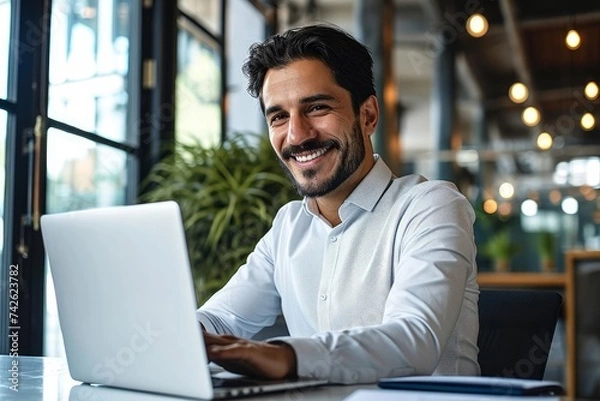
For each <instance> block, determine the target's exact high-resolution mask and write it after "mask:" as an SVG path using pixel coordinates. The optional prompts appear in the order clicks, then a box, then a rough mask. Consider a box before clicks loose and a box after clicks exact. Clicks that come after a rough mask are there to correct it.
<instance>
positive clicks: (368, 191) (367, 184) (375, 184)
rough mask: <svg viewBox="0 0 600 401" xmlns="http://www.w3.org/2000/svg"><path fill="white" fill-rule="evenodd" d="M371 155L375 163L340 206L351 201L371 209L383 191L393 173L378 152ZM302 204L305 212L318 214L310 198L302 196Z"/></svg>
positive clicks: (365, 208)
mask: <svg viewBox="0 0 600 401" xmlns="http://www.w3.org/2000/svg"><path fill="white" fill-rule="evenodd" d="M373 156H374V157H375V164H374V165H373V167H372V168H371V171H369V172H368V173H367V175H366V176H365V177H364V178H363V179H362V181H361V182H360V183H359V184H358V185H357V187H356V188H354V191H352V192H351V193H350V195H349V196H348V198H346V200H345V201H344V203H343V204H342V207H344V205H345V204H347V203H352V204H354V205H356V206H358V207H360V208H362V209H364V210H367V211H371V210H373V208H374V207H375V205H376V204H377V202H378V201H379V199H380V198H381V196H382V195H383V193H384V192H385V190H386V188H387V187H388V185H389V183H390V180H391V179H392V178H393V177H394V175H393V174H392V171H391V170H390V169H389V167H388V166H387V165H386V164H385V162H384V161H383V160H382V159H381V157H379V155H378V154H374V155H373ZM302 204H303V206H304V210H305V211H306V212H307V213H309V214H312V215H315V216H318V214H319V213H318V210H316V207H315V206H314V202H313V201H312V199H311V198H307V197H304V199H303V200H302Z"/></svg>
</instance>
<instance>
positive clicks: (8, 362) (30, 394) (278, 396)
mask: <svg viewBox="0 0 600 401" xmlns="http://www.w3.org/2000/svg"><path fill="white" fill-rule="evenodd" d="M14 361H17V362H18V365H14V364H13V362H14ZM14 366H17V367H18V370H16V369H14V368H13V367H14ZM11 369H12V372H11ZM0 380H1V382H0V400H19V401H21V400H22V401H177V400H179V401H181V400H185V399H184V398H179V397H169V396H163V395H156V394H148V393H142V392H135V391H127V390H118V389H113V388H107V387H91V386H88V385H83V384H81V383H79V382H76V381H74V380H73V379H71V377H70V375H69V371H68V369H67V364H66V362H65V361H64V360H61V359H56V358H43V357H23V356H22V357H19V358H18V359H13V358H11V357H9V356H7V355H0ZM15 386H16V387H15ZM11 387H12V389H11ZM376 388H377V387H376V386H375V385H359V386H333V385H332V386H322V387H317V388H312V389H302V390H293V391H287V392H280V393H272V394H267V395H260V396H252V397H246V398H243V399H244V400H248V401H253V400H259V401H266V400H273V401H275V400H277V401H281V400H284V401H340V400H343V399H344V398H346V397H347V396H349V395H350V394H351V393H353V392H354V391H355V390H358V389H376ZM15 390H18V391H15ZM388 391H389V392H390V394H393V397H391V399H394V400H406V401H413V400H436V401H440V400H447V401H458V400H460V401H464V400H469V401H478V400H485V401H492V400H496V401H517V400H519V401H522V400H528V401H529V400H534V399H535V400H536V401H542V400H544V401H546V400H552V401H574V399H572V398H567V397H501V396H500V397H495V396H476V395H465V394H450V393H445V394H443V393H432V392H426V393H425V392H423V393H416V392H405V391H395V390H388ZM379 395H380V394H379ZM385 398H386V399H388V400H389V399H390V398H389V397H385Z"/></svg>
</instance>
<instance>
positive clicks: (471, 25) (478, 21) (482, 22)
mask: <svg viewBox="0 0 600 401" xmlns="http://www.w3.org/2000/svg"><path fill="white" fill-rule="evenodd" d="M488 28H489V23H488V20H487V18H485V17H484V16H483V15H481V14H479V13H475V14H472V15H471V16H470V17H469V18H468V19H467V32H469V35H471V36H473V37H474V38H480V37H482V36H483V35H485V34H486V33H487V31H488Z"/></svg>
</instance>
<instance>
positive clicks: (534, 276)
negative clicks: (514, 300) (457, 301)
mask: <svg viewBox="0 0 600 401" xmlns="http://www.w3.org/2000/svg"><path fill="white" fill-rule="evenodd" d="M477 282H478V283H479V285H480V286H481V287H511V288H512V287H525V288H535V287H547V288H564V287H565V285H566V282H567V275H566V274H565V273H535V272H532V273H529V272H527V273H525V272H523V273H520V272H519V273H479V275H478V277H477Z"/></svg>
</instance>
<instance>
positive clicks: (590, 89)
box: [583, 81, 598, 100]
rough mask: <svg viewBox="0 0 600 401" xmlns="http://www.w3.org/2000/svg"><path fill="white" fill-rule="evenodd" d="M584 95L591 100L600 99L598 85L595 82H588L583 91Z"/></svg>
mask: <svg viewBox="0 0 600 401" xmlns="http://www.w3.org/2000/svg"><path fill="white" fill-rule="evenodd" d="M583 93H584V94H585V97H587V98H588V99H589V100H596V98H597V97H598V84H596V83H595V82H594V81H590V82H588V83H587V85H586V86H585V89H584V90H583Z"/></svg>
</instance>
